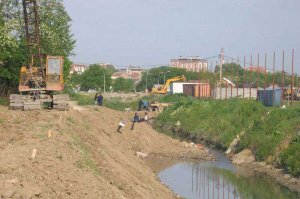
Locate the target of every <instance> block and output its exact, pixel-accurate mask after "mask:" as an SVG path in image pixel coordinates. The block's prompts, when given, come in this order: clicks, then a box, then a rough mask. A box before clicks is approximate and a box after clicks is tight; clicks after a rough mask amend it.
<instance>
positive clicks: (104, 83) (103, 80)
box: [103, 74, 105, 93]
mask: <svg viewBox="0 0 300 199" xmlns="http://www.w3.org/2000/svg"><path fill="white" fill-rule="evenodd" d="M103 82H104V87H103V92H104V93H105V74H104V76H103Z"/></svg>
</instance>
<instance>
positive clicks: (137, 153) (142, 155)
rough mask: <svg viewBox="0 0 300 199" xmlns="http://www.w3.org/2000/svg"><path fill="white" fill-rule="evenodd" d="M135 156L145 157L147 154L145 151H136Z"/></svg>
mask: <svg viewBox="0 0 300 199" xmlns="http://www.w3.org/2000/svg"><path fill="white" fill-rule="evenodd" d="M136 156H137V157H142V158H146V157H147V156H148V155H147V154H146V153H142V152H136Z"/></svg>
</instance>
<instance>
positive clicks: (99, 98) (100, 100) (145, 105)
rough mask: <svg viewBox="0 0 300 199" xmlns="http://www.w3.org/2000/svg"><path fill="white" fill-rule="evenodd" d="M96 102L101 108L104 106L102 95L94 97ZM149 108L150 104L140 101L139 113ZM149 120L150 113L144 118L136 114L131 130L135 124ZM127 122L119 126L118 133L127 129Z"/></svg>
mask: <svg viewBox="0 0 300 199" xmlns="http://www.w3.org/2000/svg"><path fill="white" fill-rule="evenodd" d="M94 100H95V105H99V106H102V105H103V96H102V94H101V93H96V95H95V97H94ZM148 106H149V103H148V102H147V101H146V100H143V101H142V100H140V101H139V111H140V110H143V109H147V108H148ZM148 120H149V118H148V113H147V112H145V115H144V117H143V118H142V117H140V116H139V114H138V113H135V114H134V117H133V119H132V121H131V122H132V125H131V130H133V129H134V124H135V123H137V122H148ZM126 122H127V121H126V120H122V121H121V122H120V123H119V125H118V129H117V132H119V133H121V131H120V130H121V128H124V127H125V123H126Z"/></svg>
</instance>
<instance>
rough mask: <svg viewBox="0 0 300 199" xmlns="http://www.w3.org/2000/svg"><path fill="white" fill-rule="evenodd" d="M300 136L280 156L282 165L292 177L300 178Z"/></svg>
mask: <svg viewBox="0 0 300 199" xmlns="http://www.w3.org/2000/svg"><path fill="white" fill-rule="evenodd" d="M299 157H300V136H299V135H298V136H297V137H296V138H295V139H294V140H292V142H291V143H290V145H289V147H288V148H287V149H285V150H283V151H282V153H281V154H280V159H281V160H280V164H281V165H282V166H283V168H284V169H285V170H286V171H287V172H289V173H291V174H292V175H294V176H296V177H299V176H300V159H299Z"/></svg>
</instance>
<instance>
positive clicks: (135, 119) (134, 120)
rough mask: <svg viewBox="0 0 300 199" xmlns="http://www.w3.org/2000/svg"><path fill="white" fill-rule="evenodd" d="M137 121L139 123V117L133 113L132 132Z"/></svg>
mask: <svg viewBox="0 0 300 199" xmlns="http://www.w3.org/2000/svg"><path fill="white" fill-rule="evenodd" d="M139 121H140V116H139V115H138V113H135V114H134V117H133V120H132V125H131V130H133V128H134V123H136V122H139Z"/></svg>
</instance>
